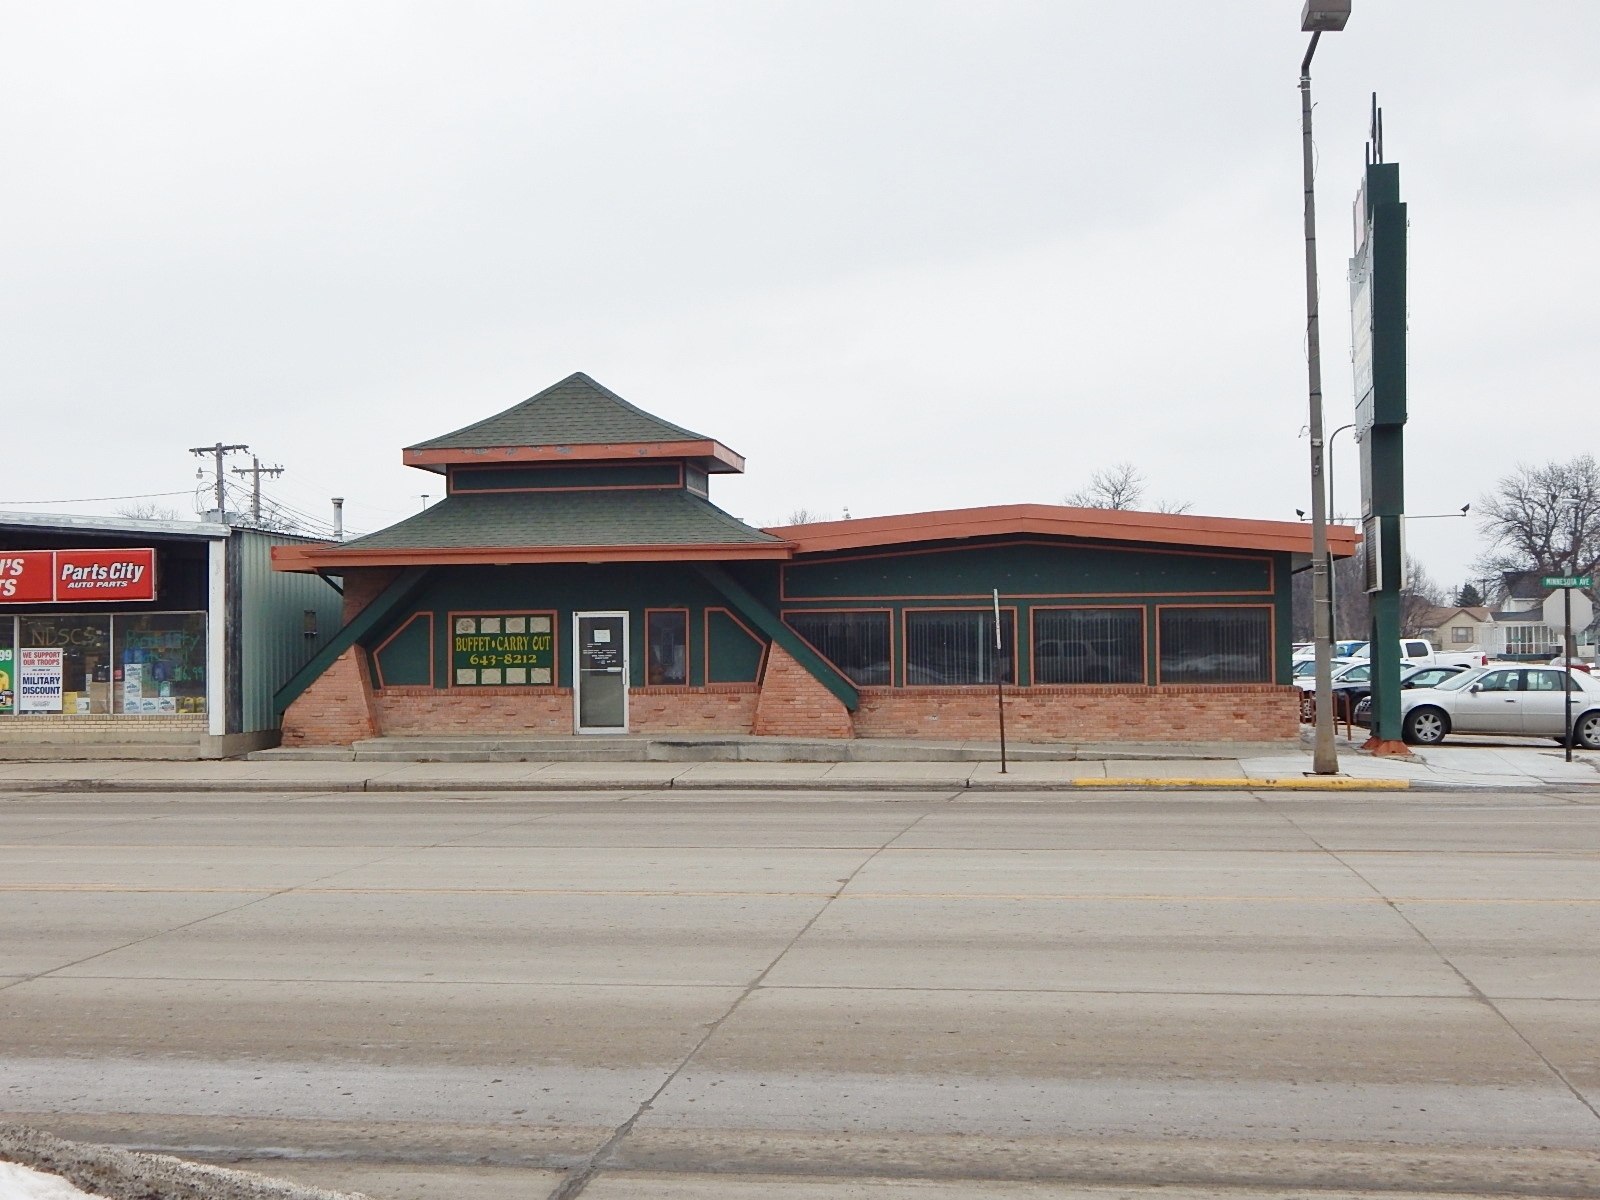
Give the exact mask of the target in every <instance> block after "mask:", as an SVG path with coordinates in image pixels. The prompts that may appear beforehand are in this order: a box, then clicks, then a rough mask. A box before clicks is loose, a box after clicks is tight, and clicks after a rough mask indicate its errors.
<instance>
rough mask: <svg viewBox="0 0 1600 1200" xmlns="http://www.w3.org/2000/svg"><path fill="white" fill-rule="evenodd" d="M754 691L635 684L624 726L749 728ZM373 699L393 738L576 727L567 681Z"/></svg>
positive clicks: (748, 687) (396, 692) (557, 732)
mask: <svg viewBox="0 0 1600 1200" xmlns="http://www.w3.org/2000/svg"><path fill="white" fill-rule="evenodd" d="M757 694H758V689H757V687H756V685H755V684H753V683H723V684H712V685H711V686H710V687H706V688H689V687H645V688H634V689H632V690H631V691H630V692H629V693H628V723H629V728H630V730H631V731H632V732H634V733H745V734H747V733H749V732H750V727H751V724H752V723H753V722H754V720H755V711H756V697H757ZM373 706H374V708H375V710H376V712H377V721H378V728H379V729H381V730H382V731H383V733H385V734H387V735H390V736H395V737H410V736H417V735H420V734H441V735H445V736H461V737H471V736H477V735H480V734H481V735H493V734H528V735H532V736H535V737H537V736H545V737H551V736H555V737H565V736H567V735H570V734H571V733H572V732H573V728H574V727H573V714H572V689H571V688H540V689H538V690H537V691H535V690H533V689H531V688H523V687H475V688H471V689H468V688H451V689H449V690H435V689H434V688H427V687H391V688H384V689H382V690H380V691H379V692H377V693H376V695H375V696H374V697H373Z"/></svg>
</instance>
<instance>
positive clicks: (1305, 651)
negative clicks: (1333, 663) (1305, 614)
mask: <svg viewBox="0 0 1600 1200" xmlns="http://www.w3.org/2000/svg"><path fill="white" fill-rule="evenodd" d="M1365 645H1366V643H1365V642H1361V641H1352V640H1350V639H1349V638H1344V639H1341V640H1340V641H1337V642H1335V643H1334V644H1333V656H1334V657H1335V658H1355V657H1357V656H1358V654H1361V653H1365V652H1364V651H1363V650H1362V647H1363V646H1365ZM1316 656H1317V644H1316V643H1315V642H1296V643H1295V644H1294V646H1293V653H1291V654H1290V655H1289V658H1290V660H1291V661H1292V662H1303V661H1305V660H1307V659H1313V658H1315V657H1316Z"/></svg>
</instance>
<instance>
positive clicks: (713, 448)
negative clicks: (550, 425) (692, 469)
mask: <svg viewBox="0 0 1600 1200" xmlns="http://www.w3.org/2000/svg"><path fill="white" fill-rule="evenodd" d="M401 456H402V458H403V460H404V462H405V464H406V466H408V467H422V468H424V469H433V468H437V467H441V466H444V465H446V464H456V463H497V462H499V463H504V462H513V463H516V462H580V461H593V460H596V459H600V460H608V461H613V462H614V461H617V460H619V459H630V458H644V459H650V458H694V459H699V460H701V462H702V464H703V465H704V466H705V467H706V469H707V470H709V471H711V472H713V473H715V474H737V473H739V472H742V471H743V470H744V456H743V455H742V454H735V453H734V452H733V451H732V450H730V449H728V448H727V447H726V446H724V445H723V444H722V443H721V442H718V441H715V440H712V439H710V438H707V439H706V440H705V441H702V442H616V443H606V444H604V445H599V444H596V445H573V446H559V445H557V446H474V447H470V448H467V449H462V448H460V447H452V446H445V447H439V448H437V449H432V450H429V449H420V450H403V451H401Z"/></svg>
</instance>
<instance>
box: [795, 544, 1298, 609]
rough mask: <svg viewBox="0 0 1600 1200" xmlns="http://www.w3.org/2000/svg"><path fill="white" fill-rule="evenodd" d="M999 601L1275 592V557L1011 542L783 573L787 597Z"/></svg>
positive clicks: (821, 564) (809, 565) (825, 564)
mask: <svg viewBox="0 0 1600 1200" xmlns="http://www.w3.org/2000/svg"><path fill="white" fill-rule="evenodd" d="M996 587H998V588H999V589H1000V592H1001V594H1002V595H1033V596H1047V595H1075V596H1088V595H1118V594H1124V595H1144V596H1148V595H1194V594H1195V593H1204V592H1217V593H1225V594H1229V595H1236V594H1239V593H1242V592H1266V591H1269V590H1270V589H1271V587H1272V577H1271V567H1270V557H1269V556H1267V555H1259V556H1255V557H1249V558H1246V557H1238V556H1221V555H1216V556H1213V555H1209V554H1177V553H1173V552H1171V551H1162V550H1112V549H1106V548H1102V547H1095V546H1083V547H1078V546H1059V545H1055V546H1053V545H1045V544H1039V543H1010V544H1005V545H998V546H979V547H973V548H971V549H966V550H941V551H934V552H930V553H925V554H900V555H892V556H884V557H880V558H870V559H860V558H858V559H848V560H833V561H830V562H817V563H805V564H798V565H791V566H788V567H787V568H786V569H785V578H784V594H785V596H786V597H787V598H788V599H809V598H818V599H821V598H826V597H834V596H840V597H850V598H857V597H860V598H866V597H875V596H889V597H924V596H926V597H941V596H949V597H957V596H968V597H970V596H985V595H988V594H989V592H990V590H991V589H992V588H996Z"/></svg>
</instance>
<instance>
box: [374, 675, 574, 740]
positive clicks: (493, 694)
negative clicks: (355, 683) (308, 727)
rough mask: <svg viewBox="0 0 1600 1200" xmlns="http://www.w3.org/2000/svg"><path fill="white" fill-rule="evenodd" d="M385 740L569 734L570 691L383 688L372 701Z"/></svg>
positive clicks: (570, 718)
mask: <svg viewBox="0 0 1600 1200" xmlns="http://www.w3.org/2000/svg"><path fill="white" fill-rule="evenodd" d="M373 707H374V708H375V709H376V710H377V714H378V728H379V729H380V730H382V731H383V733H384V734H385V736H390V737H409V736H415V735H418V734H438V735H440V736H443V737H477V736H480V735H487V734H496V733H509V734H519V733H520V734H532V735H534V736H539V735H541V734H542V735H546V736H552V737H565V736H567V735H569V734H571V733H572V689H571V688H540V689H538V690H537V691H535V690H533V689H531V688H523V687H475V688H472V689H470V690H469V689H467V688H451V689H449V690H444V689H435V688H430V687H391V688H384V689H383V690H382V691H380V692H378V693H377V694H376V695H375V696H374V697H373Z"/></svg>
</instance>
